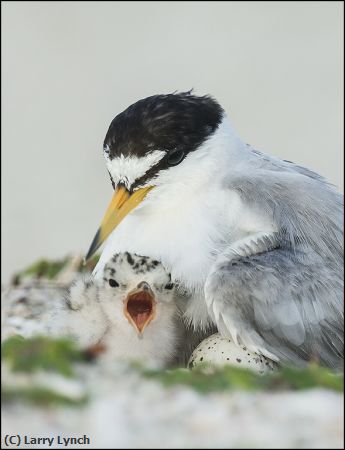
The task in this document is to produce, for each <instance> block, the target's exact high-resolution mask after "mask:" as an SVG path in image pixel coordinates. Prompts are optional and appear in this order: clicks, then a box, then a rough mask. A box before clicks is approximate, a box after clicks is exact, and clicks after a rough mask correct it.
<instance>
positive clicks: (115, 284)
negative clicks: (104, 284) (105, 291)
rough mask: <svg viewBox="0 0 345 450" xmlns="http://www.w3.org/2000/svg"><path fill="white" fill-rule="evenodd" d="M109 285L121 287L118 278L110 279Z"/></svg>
mask: <svg viewBox="0 0 345 450" xmlns="http://www.w3.org/2000/svg"><path fill="white" fill-rule="evenodd" d="M109 286H111V287H113V288H116V287H119V283H118V282H117V281H116V280H114V279H113V278H110V279H109Z"/></svg>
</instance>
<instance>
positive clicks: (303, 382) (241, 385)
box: [144, 365, 344, 393]
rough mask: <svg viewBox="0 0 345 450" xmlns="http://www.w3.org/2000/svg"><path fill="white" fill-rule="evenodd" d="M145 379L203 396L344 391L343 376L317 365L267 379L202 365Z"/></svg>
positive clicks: (272, 374) (152, 373) (147, 373)
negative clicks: (319, 389)
mask: <svg viewBox="0 0 345 450" xmlns="http://www.w3.org/2000/svg"><path fill="white" fill-rule="evenodd" d="M144 375H145V376H146V377H148V378H151V379H155V380H158V381H160V382H161V383H163V384H164V385H165V386H176V385H184V386H189V387H191V388H193V389H195V390H197V391H198V392H201V393H208V392H219V391H228V390H233V389H244V390H248V391H253V390H266V391H267V390H269V391H273V390H297V389H310V388H316V387H323V388H328V389H332V390H335V391H339V392H342V391H343V389H344V377H343V374H335V373H332V372H330V371H329V370H328V369H325V368H323V367H319V366H317V365H310V366H308V367H306V368H304V369H297V368H292V367H286V368H282V369H281V370H280V371H277V372H270V373H268V374H265V375H259V374H256V373H254V372H252V371H250V370H246V369H241V368H237V367H230V366H224V367H223V368H215V367H212V368H211V367H210V366H207V365H200V366H198V367H196V368H195V369H193V370H187V369H173V370H169V371H144Z"/></svg>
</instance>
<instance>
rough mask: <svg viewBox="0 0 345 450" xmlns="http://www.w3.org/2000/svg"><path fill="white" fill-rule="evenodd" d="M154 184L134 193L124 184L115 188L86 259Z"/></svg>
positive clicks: (86, 258)
mask: <svg viewBox="0 0 345 450" xmlns="http://www.w3.org/2000/svg"><path fill="white" fill-rule="evenodd" d="M153 187H154V186H147V187H144V188H141V189H137V190H136V191H134V192H133V193H132V194H130V192H129V191H128V190H127V189H126V188H125V187H123V186H119V187H117V188H116V189H115V192H114V195H113V198H112V199H111V202H110V205H109V206H108V209H107V211H106V213H105V215H104V217H103V220H102V223H101V226H100V227H99V228H98V230H97V233H96V235H95V237H94V238H93V241H92V244H91V246H90V248H89V251H88V252H87V255H86V257H85V260H86V261H87V260H88V259H90V258H91V256H92V255H94V254H95V252H96V251H97V250H98V248H99V247H100V246H101V245H102V243H103V242H104V241H105V240H106V239H107V237H108V236H109V235H110V233H111V232H112V231H113V230H114V229H115V228H116V227H117V226H118V225H119V223H120V222H121V221H122V220H123V219H124V218H125V217H126V216H127V214H129V213H130V212H131V211H132V209H134V208H135V207H137V206H138V205H139V203H141V202H142V201H143V200H144V198H145V197H146V195H147V193H148V192H149V191H150V190H151V189H152V188H153Z"/></svg>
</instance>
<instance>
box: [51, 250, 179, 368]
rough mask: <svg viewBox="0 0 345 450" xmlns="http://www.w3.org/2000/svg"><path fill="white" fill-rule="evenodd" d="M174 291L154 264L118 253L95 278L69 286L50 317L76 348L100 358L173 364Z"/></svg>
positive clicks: (167, 276) (175, 345)
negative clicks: (98, 351)
mask: <svg viewBox="0 0 345 450" xmlns="http://www.w3.org/2000/svg"><path fill="white" fill-rule="evenodd" d="M174 293H175V289H174V285H173V283H172V282H171V276H170V274H168V273H167V272H166V271H165V269H164V268H163V266H162V265H161V264H160V263H159V262H158V261H156V260H153V259H151V258H148V257H145V256H138V255H135V254H130V253H128V252H126V253H119V254H116V255H114V256H113V257H112V259H111V260H110V261H108V263H107V264H106V265H105V267H104V271H103V277H102V278H101V279H98V280H94V279H93V278H92V277H89V278H88V279H83V280H78V281H76V282H75V283H74V285H73V286H72V287H71V289H70V291H69V294H68V296H67V297H66V298H65V301H64V305H63V307H62V309H60V310H59V311H58V312H56V313H55V317H54V322H55V326H54V328H55V330H56V331H57V332H58V334H59V335H61V334H64V335H69V336H71V337H73V338H74V339H75V340H76V341H77V342H78V344H79V345H80V346H81V347H82V348H96V349H102V352H103V353H104V355H105V356H106V357H108V356H110V357H111V358H112V357H114V358H121V359H130V360H136V361H140V362H143V363H145V364H146V365H148V366H151V367H162V366H165V365H167V364H169V363H171V362H173V361H174V358H175V356H176V352H177V349H178V328H179V327H178V322H177V305H176V302H175V301H174Z"/></svg>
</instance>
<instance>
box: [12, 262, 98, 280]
mask: <svg viewBox="0 0 345 450" xmlns="http://www.w3.org/2000/svg"><path fill="white" fill-rule="evenodd" d="M99 258H100V255H95V256H93V257H92V258H91V259H90V260H89V261H87V262H86V263H85V264H84V262H83V261H81V262H80V264H79V266H78V267H77V269H76V271H77V272H92V271H93V269H94V268H95V266H96V264H97V262H98V260H99ZM71 260H72V257H71V256H66V257H65V258H63V259H61V260H56V261H48V260H46V259H40V260H39V261H36V262H35V263H33V264H31V265H30V266H29V267H26V268H25V269H24V270H22V271H21V272H18V273H16V274H15V275H14V277H13V284H16V285H17V284H19V283H20V281H21V280H22V279H23V278H25V277H33V278H38V279H41V278H46V279H48V280H54V278H55V277H56V276H57V275H59V273H60V272H61V271H62V269H64V268H65V267H66V266H67V265H68V264H69V263H70V262H71Z"/></svg>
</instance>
